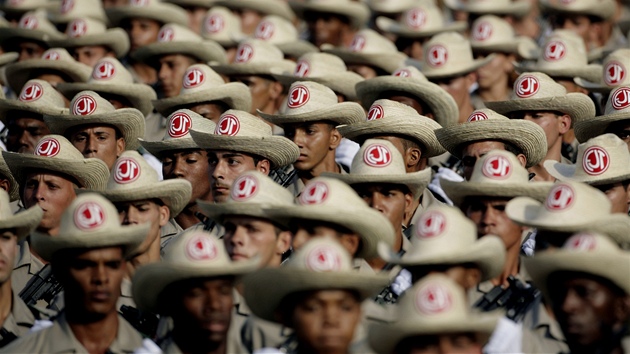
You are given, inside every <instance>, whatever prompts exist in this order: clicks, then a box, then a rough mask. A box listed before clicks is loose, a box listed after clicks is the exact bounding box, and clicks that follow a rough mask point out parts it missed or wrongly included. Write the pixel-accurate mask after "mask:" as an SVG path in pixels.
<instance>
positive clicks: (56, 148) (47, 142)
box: [33, 134, 84, 161]
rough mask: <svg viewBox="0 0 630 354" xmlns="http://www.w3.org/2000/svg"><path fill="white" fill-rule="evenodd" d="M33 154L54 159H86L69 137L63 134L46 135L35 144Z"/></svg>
mask: <svg viewBox="0 0 630 354" xmlns="http://www.w3.org/2000/svg"><path fill="white" fill-rule="evenodd" d="M33 155H36V156H43V157H50V158H54V159H66V160H79V161H82V160H84V158H83V154H81V152H80V151H79V150H77V149H76V148H75V147H74V145H72V143H70V141H68V139H66V138H65V137H63V136H61V135H55V134H51V135H46V136H44V137H42V138H41V139H40V140H39V141H38V142H37V145H36V146H35V151H33Z"/></svg>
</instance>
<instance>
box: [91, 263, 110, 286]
mask: <svg viewBox="0 0 630 354" xmlns="http://www.w3.org/2000/svg"><path fill="white" fill-rule="evenodd" d="M108 280H109V279H108V276H107V271H106V269H105V264H98V265H97V266H96V267H94V270H93V271H92V284H97V285H100V284H106V283H107V282H108Z"/></svg>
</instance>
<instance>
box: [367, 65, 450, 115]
mask: <svg viewBox="0 0 630 354" xmlns="http://www.w3.org/2000/svg"><path fill="white" fill-rule="evenodd" d="M356 90H357V96H359V97H360V98H361V104H362V105H363V107H365V108H366V109H369V107H370V106H371V105H372V103H374V101H376V100H377V99H378V98H379V96H380V95H381V94H382V93H383V92H386V91H401V92H408V93H410V94H412V95H414V96H416V97H418V98H419V99H420V100H421V101H423V102H425V103H426V104H427V105H428V106H429V108H431V111H433V114H434V115H435V117H436V120H437V122H438V123H440V125H441V126H443V127H446V126H450V125H455V124H457V121H458V119H459V110H458V108H457V103H455V100H454V99H453V97H451V95H448V94H446V93H445V92H444V90H443V89H442V88H441V87H440V86H438V85H436V84H434V83H432V82H428V81H427V82H418V81H415V80H410V79H406V78H400V77H396V76H379V77H375V78H373V79H370V80H365V81H362V82H359V83H358V84H357V85H356Z"/></svg>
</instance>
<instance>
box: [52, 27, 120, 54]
mask: <svg viewBox="0 0 630 354" xmlns="http://www.w3.org/2000/svg"><path fill="white" fill-rule="evenodd" d="M95 45H102V46H105V47H109V48H111V49H112V50H113V51H114V53H116V57H117V58H122V57H124V56H125V55H126V54H127V53H128V52H129V47H130V44H129V37H128V36H127V33H126V32H125V30H123V29H122V28H112V29H109V30H107V31H106V32H105V33H99V34H91V35H90V34H88V35H84V36H81V37H76V38H71V37H69V38H66V39H61V40H53V41H50V46H51V47H62V48H76V47H83V46H95Z"/></svg>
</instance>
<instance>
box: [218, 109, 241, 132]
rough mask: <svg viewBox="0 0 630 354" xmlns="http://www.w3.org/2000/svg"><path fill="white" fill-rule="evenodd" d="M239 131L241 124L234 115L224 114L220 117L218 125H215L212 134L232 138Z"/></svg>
mask: <svg viewBox="0 0 630 354" xmlns="http://www.w3.org/2000/svg"><path fill="white" fill-rule="evenodd" d="M239 130H241V122H240V121H239V120H238V118H237V117H236V116H235V115H232V114H226V115H224V116H223V117H221V120H220V121H219V124H217V127H216V129H215V130H214V133H215V134H216V135H228V136H234V135H236V134H238V132H239Z"/></svg>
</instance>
